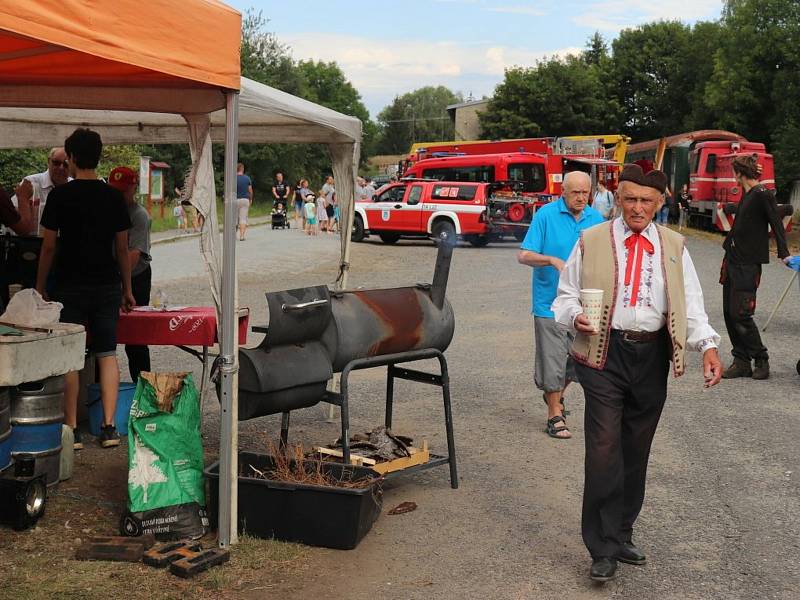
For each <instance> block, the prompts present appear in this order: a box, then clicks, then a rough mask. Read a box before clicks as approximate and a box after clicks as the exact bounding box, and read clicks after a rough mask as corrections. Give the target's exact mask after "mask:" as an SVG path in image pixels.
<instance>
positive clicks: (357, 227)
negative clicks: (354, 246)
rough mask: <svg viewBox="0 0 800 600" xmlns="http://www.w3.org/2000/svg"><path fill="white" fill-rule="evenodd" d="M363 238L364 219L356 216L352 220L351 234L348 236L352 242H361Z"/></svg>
mask: <svg viewBox="0 0 800 600" xmlns="http://www.w3.org/2000/svg"><path fill="white" fill-rule="evenodd" d="M365 237H366V235H365V233H364V219H362V218H361V215H356V217H355V219H353V232H352V233H351V234H350V239H351V240H353V241H354V242H361V241H363V240H364V238H365Z"/></svg>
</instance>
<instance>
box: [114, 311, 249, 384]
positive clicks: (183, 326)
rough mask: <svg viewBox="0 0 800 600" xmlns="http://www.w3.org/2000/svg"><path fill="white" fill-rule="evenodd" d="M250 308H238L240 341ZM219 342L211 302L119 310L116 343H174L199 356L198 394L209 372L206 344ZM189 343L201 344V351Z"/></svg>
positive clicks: (139, 344)
mask: <svg viewBox="0 0 800 600" xmlns="http://www.w3.org/2000/svg"><path fill="white" fill-rule="evenodd" d="M249 320H250V310H249V309H247V308H240V309H239V344H244V343H246V341H247V324H248V321H249ZM217 342H218V339H217V314H216V311H215V310H214V307H213V306H197V307H189V308H182V309H180V310H136V309H134V310H132V311H131V312H129V313H120V315H119V323H118V324H117V343H118V344H133V345H138V346H176V347H177V348H180V349H181V350H183V351H184V352H188V353H189V354H191V355H192V356H195V357H197V358H199V359H200V360H201V361H202V363H203V374H202V376H201V379H200V397H201V398H202V396H203V390H204V388H205V383H206V376H207V373H208V348H209V347H210V346H213V345H214V344H216V343H217ZM189 346H201V347H202V348H203V350H202V352H198V351H197V350H195V349H193V348H190V347H189Z"/></svg>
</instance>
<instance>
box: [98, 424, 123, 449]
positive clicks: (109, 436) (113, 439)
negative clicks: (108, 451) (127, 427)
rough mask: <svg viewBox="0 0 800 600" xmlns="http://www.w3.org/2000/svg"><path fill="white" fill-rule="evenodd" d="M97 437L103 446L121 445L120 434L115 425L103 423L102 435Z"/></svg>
mask: <svg viewBox="0 0 800 600" xmlns="http://www.w3.org/2000/svg"><path fill="white" fill-rule="evenodd" d="M97 439H98V441H99V442H100V446H101V447H103V448H113V447H114V446H119V434H118V433H117V430H116V429H115V428H114V426H113V425H103V427H102V428H101V429H100V437H99V438H97Z"/></svg>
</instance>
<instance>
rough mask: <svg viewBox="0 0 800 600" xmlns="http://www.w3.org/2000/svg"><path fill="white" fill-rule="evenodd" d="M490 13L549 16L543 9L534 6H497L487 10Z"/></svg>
mask: <svg viewBox="0 0 800 600" xmlns="http://www.w3.org/2000/svg"><path fill="white" fill-rule="evenodd" d="M487 10H488V11H489V12H496V13H508V14H512V15H529V16H532V17H541V16H544V15H545V14H547V13H546V12H545V11H543V10H542V9H541V8H536V7H533V6H518V5H516V6H495V7H493V8H489V9H487Z"/></svg>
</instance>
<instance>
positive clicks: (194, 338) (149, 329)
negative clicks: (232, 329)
mask: <svg viewBox="0 0 800 600" xmlns="http://www.w3.org/2000/svg"><path fill="white" fill-rule="evenodd" d="M249 320H250V315H249V311H248V310H247V309H242V310H241V311H240V314H239V343H240V344H244V343H245V342H246V341H247V324H248V321H249ZM216 342H217V315H216V313H215V311H214V307H213V306H198V307H191V308H185V309H183V310H177V311H135V310H133V311H131V312H129V313H120V315H119V323H118V324H117V343H118V344H135V345H143V346H213V345H214V344H215V343H216Z"/></svg>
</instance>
